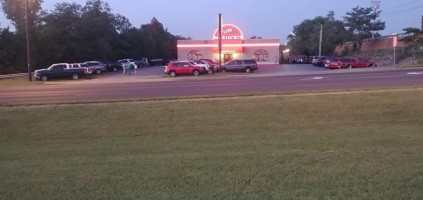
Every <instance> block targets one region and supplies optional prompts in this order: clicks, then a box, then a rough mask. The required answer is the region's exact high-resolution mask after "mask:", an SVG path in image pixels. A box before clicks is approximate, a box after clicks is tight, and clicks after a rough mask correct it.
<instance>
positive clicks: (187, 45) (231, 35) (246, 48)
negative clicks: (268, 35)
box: [177, 24, 280, 64]
mask: <svg viewBox="0 0 423 200" xmlns="http://www.w3.org/2000/svg"><path fill="white" fill-rule="evenodd" d="M212 38H213V39H212V40H178V42H177V48H178V60H198V59H201V58H203V59H211V60H214V61H216V62H218V61H219V33H218V30H216V31H215V32H214V34H213V37H212ZM279 46H280V40H279V39H244V34H243V33H242V31H241V29H239V28H238V27H237V26H235V25H232V24H224V25H222V55H221V56H222V62H224V63H225V62H228V61H230V60H233V59H255V60H256V61H257V62H258V63H261V64H275V63H279Z"/></svg>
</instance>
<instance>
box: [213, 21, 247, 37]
mask: <svg viewBox="0 0 423 200" xmlns="http://www.w3.org/2000/svg"><path fill="white" fill-rule="evenodd" d="M218 31H219V28H218V29H217V30H216V31H215V32H214V34H213V39H214V40H217V39H219V37H218V36H219V35H218ZM222 39H223V40H242V39H244V34H243V33H242V31H241V29H240V28H238V26H235V25H233V24H223V25H222Z"/></svg>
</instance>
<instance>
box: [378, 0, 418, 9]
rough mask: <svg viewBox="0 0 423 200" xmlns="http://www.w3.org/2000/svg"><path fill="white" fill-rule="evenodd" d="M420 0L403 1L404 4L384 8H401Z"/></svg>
mask: <svg viewBox="0 0 423 200" xmlns="http://www.w3.org/2000/svg"><path fill="white" fill-rule="evenodd" d="M418 1H420V0H414V1H410V2H408V3H403V4H400V5H397V6H394V7H390V8H386V9H384V10H392V9H397V8H399V7H404V6H408V5H410V4H413V3H416V2H418Z"/></svg>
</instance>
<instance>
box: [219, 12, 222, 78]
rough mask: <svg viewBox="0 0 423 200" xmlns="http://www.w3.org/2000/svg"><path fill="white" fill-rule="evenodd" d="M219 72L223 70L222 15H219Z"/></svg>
mask: <svg viewBox="0 0 423 200" xmlns="http://www.w3.org/2000/svg"><path fill="white" fill-rule="evenodd" d="M218 32H219V70H220V69H222V14H220V13H219V30H218Z"/></svg>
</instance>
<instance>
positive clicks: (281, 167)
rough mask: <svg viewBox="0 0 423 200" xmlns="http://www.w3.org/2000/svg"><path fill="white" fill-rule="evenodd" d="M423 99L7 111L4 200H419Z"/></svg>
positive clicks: (2, 150)
mask: <svg viewBox="0 0 423 200" xmlns="http://www.w3.org/2000/svg"><path fill="white" fill-rule="evenodd" d="M422 152H423V92H422V91H420V90H416V91H402V92H398V91H397V92H384V93H377V94H336V95H334V94H332V95H331V94H329V95H322V96H307V95H305V96H290V97H287V96H278V97H269V98H240V99H226V100H200V101H198V100H182V101H168V102H167V101H159V102H133V103H110V104H107V103H106V104H94V105H64V106H29V107H25V106H18V107H0V199H423V153H422Z"/></svg>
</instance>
